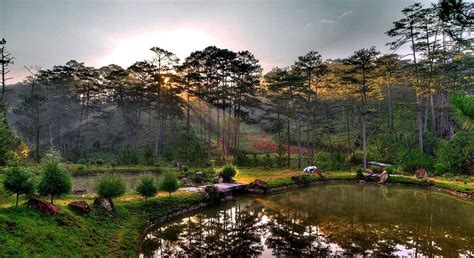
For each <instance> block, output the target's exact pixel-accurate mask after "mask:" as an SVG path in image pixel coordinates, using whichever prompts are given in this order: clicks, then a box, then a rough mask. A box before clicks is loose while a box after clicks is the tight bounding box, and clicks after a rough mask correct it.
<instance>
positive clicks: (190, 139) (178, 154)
mask: <svg viewBox="0 0 474 258" xmlns="http://www.w3.org/2000/svg"><path fill="white" fill-rule="evenodd" d="M174 158H175V159H177V160H181V161H184V162H186V163H187V164H191V165H203V163H204V162H206V161H207V155H206V153H205V151H204V149H203V147H202V144H201V142H200V141H199V139H198V138H197V137H196V136H195V135H194V134H189V135H188V134H185V135H183V136H181V137H180V139H179V141H178V144H177V146H176V149H175V151H174Z"/></svg>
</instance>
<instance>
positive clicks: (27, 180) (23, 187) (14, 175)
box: [3, 167, 35, 207]
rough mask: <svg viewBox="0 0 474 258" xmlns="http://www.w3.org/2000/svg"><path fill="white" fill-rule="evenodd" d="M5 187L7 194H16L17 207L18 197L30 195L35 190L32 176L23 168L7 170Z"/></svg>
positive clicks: (16, 205) (16, 204)
mask: <svg viewBox="0 0 474 258" xmlns="http://www.w3.org/2000/svg"><path fill="white" fill-rule="evenodd" d="M3 187H4V188H5V190H6V191H7V193H12V194H16V203H15V207H18V197H19V196H20V195H21V194H26V195H30V194H32V193H33V192H34V190H35V184H34V181H33V178H32V176H31V174H30V173H28V172H27V171H26V170H25V169H24V168H21V167H10V168H8V169H7V170H6V173H5V180H4V181H3Z"/></svg>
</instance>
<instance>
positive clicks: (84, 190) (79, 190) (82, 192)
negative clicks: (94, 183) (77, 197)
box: [71, 189, 87, 194]
mask: <svg viewBox="0 0 474 258" xmlns="http://www.w3.org/2000/svg"><path fill="white" fill-rule="evenodd" d="M85 193H87V190H86V189H74V190H72V192H71V194H85Z"/></svg>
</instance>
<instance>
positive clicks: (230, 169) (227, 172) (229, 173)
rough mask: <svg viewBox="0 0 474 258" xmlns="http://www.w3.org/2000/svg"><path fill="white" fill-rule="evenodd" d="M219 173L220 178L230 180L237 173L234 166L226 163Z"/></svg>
mask: <svg viewBox="0 0 474 258" xmlns="http://www.w3.org/2000/svg"><path fill="white" fill-rule="evenodd" d="M221 175H222V178H224V181H226V182H230V181H232V178H234V176H235V175H237V169H236V168H235V167H234V166H232V165H230V164H227V165H225V166H224V168H223V169H222V171H221Z"/></svg>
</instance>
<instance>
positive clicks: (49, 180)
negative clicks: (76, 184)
mask: <svg viewBox="0 0 474 258" xmlns="http://www.w3.org/2000/svg"><path fill="white" fill-rule="evenodd" d="M50 154H51V156H50V157H47V158H46V159H45V161H44V163H43V164H42V168H41V178H40V181H39V184H38V191H39V193H40V194H42V195H50V196H51V204H53V199H54V197H55V196H61V195H64V194H68V193H69V192H71V188H72V183H71V175H70V174H69V172H68V171H67V170H66V168H65V167H64V166H63V165H62V164H61V163H60V156H57V155H56V154H55V153H54V152H51V153H50Z"/></svg>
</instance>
